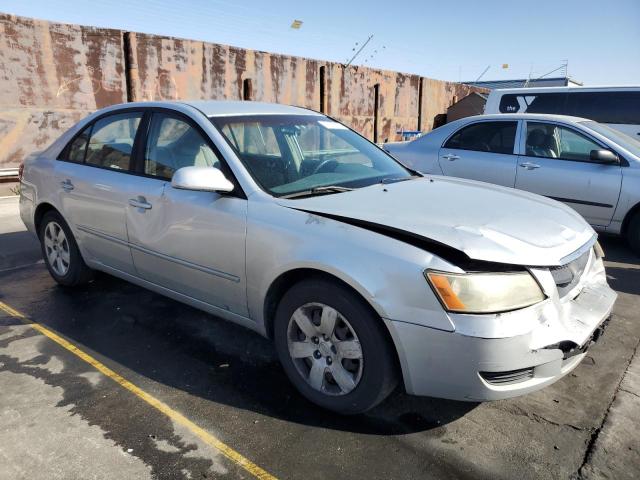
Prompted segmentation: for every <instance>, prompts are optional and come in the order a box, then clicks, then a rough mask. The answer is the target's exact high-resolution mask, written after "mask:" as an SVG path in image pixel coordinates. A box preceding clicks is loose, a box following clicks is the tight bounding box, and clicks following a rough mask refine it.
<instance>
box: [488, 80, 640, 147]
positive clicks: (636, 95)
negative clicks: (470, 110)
mask: <svg viewBox="0 0 640 480" xmlns="http://www.w3.org/2000/svg"><path fill="white" fill-rule="evenodd" d="M484 113H486V114H489V113H552V114H557V115H572V116H574V117H582V118H589V119H591V120H595V121H596V122H599V123H604V124H606V125H609V126H610V127H612V128H615V129H616V130H619V131H621V132H623V133H626V134H627V135H630V136H632V137H633V138H638V137H639V136H640V87H539V88H508V89H504V90H493V91H492V92H491V93H490V94H489V98H488V99H487V103H486V105H485V107H484Z"/></svg>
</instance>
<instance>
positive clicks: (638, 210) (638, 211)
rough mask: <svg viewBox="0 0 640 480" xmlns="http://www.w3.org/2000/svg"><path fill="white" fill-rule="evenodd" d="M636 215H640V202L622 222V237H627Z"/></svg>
mask: <svg viewBox="0 0 640 480" xmlns="http://www.w3.org/2000/svg"><path fill="white" fill-rule="evenodd" d="M636 215H640V202H638V203H636V204H635V205H634V206H633V207H631V208H630V209H629V211H628V212H627V214H626V215H625V216H624V219H623V220H622V227H621V228H620V235H622V236H624V237H626V236H627V229H628V228H629V223H631V219H632V218H633V217H635V216H636Z"/></svg>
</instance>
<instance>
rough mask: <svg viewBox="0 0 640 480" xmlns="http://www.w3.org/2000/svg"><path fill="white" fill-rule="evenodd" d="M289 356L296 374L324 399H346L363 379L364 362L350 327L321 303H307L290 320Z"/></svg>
mask: <svg viewBox="0 0 640 480" xmlns="http://www.w3.org/2000/svg"><path fill="white" fill-rule="evenodd" d="M287 330H288V331H287V344H288V347H289V355H290V356H291V359H292V360H293V363H294V364H295V366H296V369H297V370H298V373H300V375H301V376H302V377H303V378H304V379H305V380H306V382H307V383H308V384H309V385H310V386H311V387H312V388H313V389H314V390H317V391H319V392H321V393H323V394H326V395H334V396H337V395H346V394H348V393H349V392H351V391H352V390H353V389H354V388H356V387H357V386H358V383H359V382H360V379H361V378H362V370H363V366H364V358H363V354H362V348H361V346H360V341H359V340H358V336H357V335H356V332H355V330H354V329H353V327H352V326H351V324H350V323H349V322H348V321H347V319H346V318H345V317H343V316H342V315H341V314H340V313H339V312H338V311H337V310H335V309H334V308H332V307H330V306H329V305H325V304H323V303H307V304H305V305H302V306H301V307H299V308H298V309H297V310H296V311H295V312H293V315H292V316H291V318H290V319H289V326H288V329H287Z"/></svg>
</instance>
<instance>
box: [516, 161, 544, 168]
mask: <svg viewBox="0 0 640 480" xmlns="http://www.w3.org/2000/svg"><path fill="white" fill-rule="evenodd" d="M520 166H521V167H522V168H526V169H527V170H535V169H536V168H540V165H538V164H537V163H531V162H524V163H521V164H520Z"/></svg>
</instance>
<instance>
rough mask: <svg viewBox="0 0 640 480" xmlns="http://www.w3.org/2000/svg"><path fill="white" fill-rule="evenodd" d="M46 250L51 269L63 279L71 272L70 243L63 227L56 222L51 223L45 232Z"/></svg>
mask: <svg viewBox="0 0 640 480" xmlns="http://www.w3.org/2000/svg"><path fill="white" fill-rule="evenodd" d="M44 248H45V253H46V255H47V261H48V262H49V266H50V267H51V269H52V270H53V271H54V272H55V273H56V275H59V276H61V277H64V276H65V275H66V274H67V272H68V271H69V265H70V263H71V252H70V250H69V241H68V240H67V236H66V235H65V233H64V230H63V229H62V227H61V226H60V225H59V224H58V223H56V222H49V223H48V224H47V227H46V228H45V231H44Z"/></svg>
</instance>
